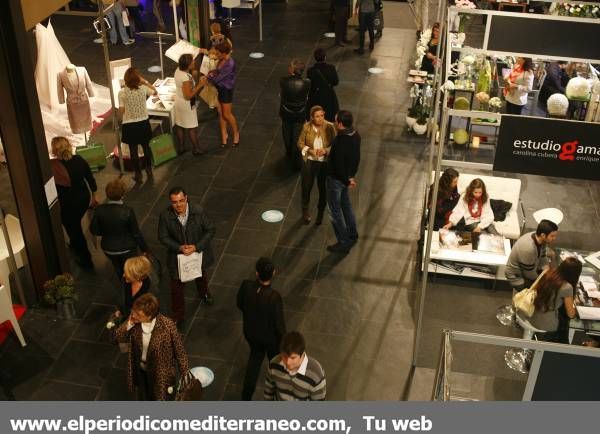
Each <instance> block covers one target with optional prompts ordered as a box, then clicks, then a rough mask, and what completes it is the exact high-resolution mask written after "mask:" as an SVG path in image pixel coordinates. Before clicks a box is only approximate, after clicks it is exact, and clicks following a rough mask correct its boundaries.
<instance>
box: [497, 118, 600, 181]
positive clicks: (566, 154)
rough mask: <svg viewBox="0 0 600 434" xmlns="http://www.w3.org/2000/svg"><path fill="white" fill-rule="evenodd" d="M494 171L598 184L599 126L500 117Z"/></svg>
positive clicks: (557, 120)
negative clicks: (588, 181)
mask: <svg viewBox="0 0 600 434" xmlns="http://www.w3.org/2000/svg"><path fill="white" fill-rule="evenodd" d="M494 170H499V171H502V172H514V173H528V174H532V175H542V176H556V177H559V178H577V179H591V180H600V124H593V123H586V122H577V121H565V120H560V119H543V118H529V117H522V116H511V115H503V116H502V123H501V125H500V131H499V135H498V146H497V148H496V156H495V158H494Z"/></svg>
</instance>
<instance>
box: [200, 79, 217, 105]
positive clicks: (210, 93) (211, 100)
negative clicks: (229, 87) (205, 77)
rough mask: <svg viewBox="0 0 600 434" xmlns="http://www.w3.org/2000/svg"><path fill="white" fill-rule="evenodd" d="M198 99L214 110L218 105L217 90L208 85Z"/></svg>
mask: <svg viewBox="0 0 600 434" xmlns="http://www.w3.org/2000/svg"><path fill="white" fill-rule="evenodd" d="M200 98H202V100H203V101H204V102H205V103H206V104H207V105H208V106H209V107H210V108H214V107H216V106H217V105H218V104H219V94H218V92H217V88H216V87H215V86H213V85H212V84H210V83H207V84H206V86H204V87H203V88H202V90H201V91H200Z"/></svg>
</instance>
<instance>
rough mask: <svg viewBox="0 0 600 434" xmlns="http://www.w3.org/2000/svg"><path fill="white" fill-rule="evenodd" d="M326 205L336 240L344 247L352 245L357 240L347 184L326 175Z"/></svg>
mask: <svg viewBox="0 0 600 434" xmlns="http://www.w3.org/2000/svg"><path fill="white" fill-rule="evenodd" d="M327 205H328V206H329V214H330V216H331V224H332V225H333V230H334V232H335V236H336V238H337V240H338V242H339V243H340V244H341V245H342V246H343V247H345V248H350V247H352V245H353V244H354V243H355V242H356V240H358V232H357V231H356V218H355V217H354V211H352V204H351V203H350V197H349V196H348V186H347V185H345V184H343V183H342V182H341V181H339V180H337V179H335V178H332V177H330V176H328V177H327Z"/></svg>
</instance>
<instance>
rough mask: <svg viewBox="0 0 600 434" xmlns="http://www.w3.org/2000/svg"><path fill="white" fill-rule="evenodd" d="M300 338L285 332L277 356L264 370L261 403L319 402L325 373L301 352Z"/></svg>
mask: <svg viewBox="0 0 600 434" xmlns="http://www.w3.org/2000/svg"><path fill="white" fill-rule="evenodd" d="M305 348H306V344H305V342H304V337H303V336H302V335H301V334H300V333H299V332H289V333H287V334H285V335H284V336H283V339H282V340H281V353H280V354H279V355H278V356H276V357H274V358H273V359H272V360H271V362H270V363H269V368H268V369H267V378H266V380H265V401H323V400H324V399H325V394H326V381H325V371H323V368H322V367H321V364H320V363H319V362H318V361H317V360H316V359H314V358H309V357H308V355H307V354H306V352H305Z"/></svg>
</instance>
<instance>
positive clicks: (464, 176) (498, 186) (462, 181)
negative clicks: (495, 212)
mask: <svg viewBox="0 0 600 434" xmlns="http://www.w3.org/2000/svg"><path fill="white" fill-rule="evenodd" d="M431 175H432V180H433V175H434V172H432V174H431ZM475 178H480V179H481V180H482V181H483V182H484V184H485V186H486V189H487V192H488V196H489V197H490V199H502V200H505V201H507V202H510V203H512V207H511V209H510V211H509V212H508V214H507V215H506V219H504V221H501V222H494V226H495V227H496V230H497V231H498V232H499V233H500V234H501V235H503V236H504V237H506V238H508V239H511V240H516V239H518V238H519V237H520V236H521V223H520V220H519V214H518V212H517V211H518V209H519V198H520V196H521V180H520V179H515V178H501V177H497V176H483V175H473V174H471V173H461V174H460V176H459V177H458V192H459V193H461V194H462V193H463V192H464V191H465V190H466V188H467V186H468V185H469V183H470V182H471V181H472V180H473V179H475Z"/></svg>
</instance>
